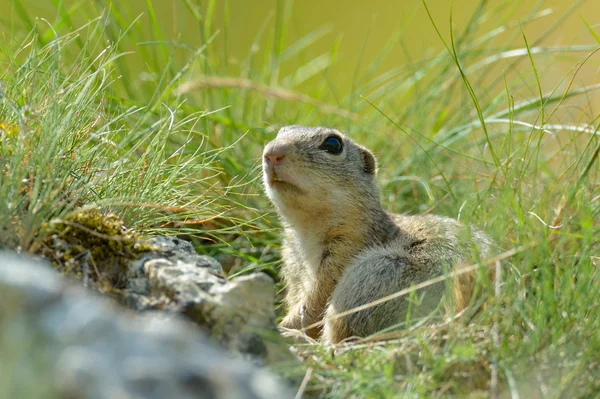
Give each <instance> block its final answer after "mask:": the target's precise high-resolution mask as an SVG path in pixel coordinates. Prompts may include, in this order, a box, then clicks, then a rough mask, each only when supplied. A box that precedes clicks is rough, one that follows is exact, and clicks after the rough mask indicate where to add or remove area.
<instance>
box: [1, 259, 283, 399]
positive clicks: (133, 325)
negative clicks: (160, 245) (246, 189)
mask: <svg viewBox="0 0 600 399" xmlns="http://www.w3.org/2000/svg"><path fill="white" fill-rule="evenodd" d="M157 262H159V263H160V262H163V264H164V266H160V264H159V263H157ZM169 262H171V261H167V260H164V259H163V260H156V261H154V263H153V262H152V261H150V260H147V261H144V262H142V266H143V267H144V268H145V269H147V270H148V271H147V273H148V274H149V275H150V276H155V277H151V278H150V281H151V286H150V287H149V290H150V291H152V290H156V291H157V292H163V293H164V294H165V295H171V296H172V297H173V298H180V299H181V298H187V296H186V295H192V293H191V292H187V291H186V289H188V288H189V289H192V288H190V287H192V286H193V284H192V283H191V281H196V280H195V277H191V276H190V277H189V280H188V279H183V282H181V285H176V284H175V283H172V280H171V279H175V280H177V274H178V273H177V272H173V271H172V270H174V269H169V267H172V266H169V265H170V263H169ZM167 263H169V265H167ZM153 265H154V266H153ZM138 266H139V264H138ZM188 269H192V266H189V267H183V272H182V273H181V274H180V275H179V277H181V276H185V275H186V274H188V273H189V274H191V275H194V272H197V273H199V274H202V273H204V272H200V271H198V270H203V268H197V269H198V270H194V272H192V271H190V270H188ZM167 270H171V271H167ZM144 273H146V272H144ZM186 281H187V283H186ZM262 281H263V278H262V277H254V278H252V277H251V278H249V279H245V280H241V281H238V282H234V283H232V284H231V285H229V284H228V283H224V282H221V283H216V282H215V283H213V282H211V283H210V287H209V290H212V292H213V293H214V298H218V299H214V301H215V302H217V301H221V302H222V303H223V304H224V305H223V306H226V305H227V304H228V303H229V302H228V301H237V300H238V299H239V298H240V297H241V296H243V295H244V291H245V290H247V289H250V290H253V289H255V288H256V287H257V286H256V284H258V286H259V287H260V286H261V284H264V287H263V288H265V287H266V286H267V285H266V283H263V282H262ZM194 284H196V283H194ZM169 287H170V288H169ZM174 287H175V288H174ZM176 287H185V289H183V288H182V289H181V290H179V289H178V288H176ZM194 289H195V288H194ZM172 290H175V291H172ZM193 292H194V295H195V296H194V295H192V297H191V298H197V297H198V296H199V297H201V298H203V299H202V300H195V299H194V300H191V299H190V301H188V302H182V303H185V306H188V307H189V308H190V309H192V308H195V307H201V308H202V309H201V310H198V311H199V312H200V313H203V312H204V307H206V308H210V306H213V308H214V309H213V312H218V311H217V310H215V309H216V308H217V307H218V305H216V304H215V305H210V303H212V301H213V299H204V296H203V295H204V294H198V293H197V292H196V291H193ZM182 301H183V299H182ZM190 303H192V304H193V305H190ZM200 303H204V304H200ZM189 312H192V310H189ZM211 314H212V313H211V312H210V311H208V310H207V311H206V317H212V316H211ZM256 317H258V316H256ZM251 319H252V318H251ZM224 323H225V322H224ZM225 324H226V323H225ZM223 327H226V326H223ZM240 339H241V338H240ZM0 359H1V361H0V396H2V397H12V398H34V397H40V398H41V397H43V398H53V397H60V398H125V397H127V398H167V397H168V398H285V397H290V393H289V392H287V391H286V390H285V388H284V387H283V386H282V385H281V384H280V382H279V381H278V380H276V379H275V378H274V377H273V376H272V375H270V374H269V373H268V372H266V371H265V370H258V369H255V368H253V366H251V365H250V364H249V363H247V362H245V361H243V360H242V359H239V358H232V357H231V356H228V355H227V354H225V353H224V352H223V351H222V350H219V349H217V348H215V347H214V346H213V345H211V343H210V342H209V341H208V339H207V338H206V337H205V336H204V335H203V334H201V333H200V332H199V331H197V329H196V328H195V327H193V325H192V324H191V323H189V322H186V321H184V320H181V319H180V318H179V317H168V318H166V317H164V315H163V314H157V313H156V312H152V313H149V314H147V315H144V316H140V315H134V314H131V312H128V311H123V310H120V309H119V308H118V307H117V306H116V305H115V304H113V303H111V302H110V301H108V300H106V299H103V298H99V297H97V296H96V295H93V294H90V293H89V292H85V291H84V290H83V289H81V288H79V287H73V286H67V285H66V284H65V283H64V282H63V281H62V279H61V278H60V276H58V274H57V273H56V272H54V271H53V270H51V268H49V267H48V266H46V265H44V264H40V263H37V262H33V261H30V260H24V259H23V258H17V257H16V256H14V255H10V254H6V253H0Z"/></svg>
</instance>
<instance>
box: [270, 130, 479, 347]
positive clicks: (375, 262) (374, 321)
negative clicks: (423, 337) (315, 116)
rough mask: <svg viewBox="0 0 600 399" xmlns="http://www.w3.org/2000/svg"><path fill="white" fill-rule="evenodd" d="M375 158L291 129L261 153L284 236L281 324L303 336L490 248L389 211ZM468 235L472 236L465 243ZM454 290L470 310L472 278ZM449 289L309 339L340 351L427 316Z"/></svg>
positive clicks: (438, 288)
mask: <svg viewBox="0 0 600 399" xmlns="http://www.w3.org/2000/svg"><path fill="white" fill-rule="evenodd" d="M376 169H377V164H376V160H375V157H374V156H373V154H372V153H371V152H370V151H369V150H367V149H366V148H365V147H363V146H361V145H359V144H356V143H354V142H353V141H351V140H350V139H349V138H348V137H346V136H345V135H343V134H342V133H340V132H339V131H337V130H335V129H330V128H324V127H301V126H287V127H284V128H282V129H281V130H280V131H279V133H278V134H277V137H276V138H275V140H273V141H272V142H270V143H269V144H268V145H267V146H266V147H265V149H264V153H263V175H264V185H265V191H266V193H267V196H268V197H269V199H270V200H271V201H272V202H273V203H274V204H275V206H276V208H277V210H278V212H279V214H280V216H281V219H282V223H283V226H284V229H285V234H284V242H283V247H282V258H283V267H282V276H283V279H284V282H285V286H286V297H285V304H286V306H287V312H288V313H287V315H286V316H285V317H284V319H283V320H282V322H281V324H280V326H282V327H286V328H290V329H298V330H299V329H301V328H302V326H304V327H307V326H309V325H311V324H313V323H315V322H318V321H321V320H322V319H323V317H324V316H333V315H336V314H339V313H341V312H344V311H347V310H350V309H353V308H355V307H357V306H360V305H364V304H367V303H370V302H372V301H374V300H377V299H379V298H382V297H384V296H387V295H390V294H393V293H395V292H398V291H400V290H402V289H405V288H409V287H410V286H411V285H414V284H418V283H420V282H423V281H426V280H428V279H431V278H433V277H436V276H439V275H442V274H443V273H444V272H445V271H451V270H452V268H454V267H456V266H457V265H459V264H461V262H465V260H466V258H467V257H468V256H469V255H471V247H472V245H471V243H472V242H475V243H476V244H477V247H478V250H479V251H480V256H481V257H483V256H484V255H485V253H486V251H487V248H488V246H489V240H488V239H487V238H486V236H485V235H484V234H483V233H481V232H479V231H473V230H472V231H470V234H463V231H464V230H465V229H464V228H463V227H461V225H460V224H459V222H458V221H456V220H454V219H450V218H446V217H441V216H434V215H423V216H408V215H397V214H392V213H389V212H386V211H385V210H384V209H383V208H382V206H381V203H380V200H379V190H378V188H377V186H376V182H375V177H376ZM467 237H470V239H469V238H467ZM458 281H459V283H458V284H454V288H453V290H454V296H455V304H454V305H455V307H457V308H462V307H464V306H466V304H467V303H468V301H469V299H470V297H471V292H472V285H473V284H472V279H471V278H470V277H465V278H462V279H458ZM445 290H446V285H445V284H444V283H441V284H436V285H432V286H430V287H428V288H427V289H424V290H421V291H419V294H420V295H421V294H423V293H424V296H423V301H422V302H420V303H419V304H418V305H415V306H413V305H410V304H409V298H408V297H407V296H404V297H401V298H398V299H394V300H391V301H388V302H385V303H383V304H380V305H377V306H375V307H372V308H369V309H366V310H362V311H359V312H357V313H353V314H351V315H348V316H345V317H341V318H337V319H331V320H329V319H327V318H326V319H325V323H324V326H323V328H322V329H321V328H313V329H311V330H308V331H307V334H308V335H309V336H311V337H313V338H315V339H317V338H321V339H322V340H324V341H325V342H329V343H337V342H339V341H341V340H343V339H345V338H348V337H351V336H362V337H364V336H367V335H370V334H372V333H375V332H377V331H380V330H382V329H384V328H386V327H389V326H393V325H395V324H398V323H402V322H403V321H404V320H405V319H406V315H407V312H408V309H409V307H410V309H411V315H417V316H418V315H423V314H426V312H430V311H432V310H433V309H434V308H435V307H436V306H437V305H438V304H439V303H440V299H441V298H442V296H443V294H444V292H445Z"/></svg>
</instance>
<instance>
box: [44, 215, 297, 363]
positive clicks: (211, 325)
mask: <svg viewBox="0 0 600 399" xmlns="http://www.w3.org/2000/svg"><path fill="white" fill-rule="evenodd" d="M53 226H54V233H52V234H50V235H48V237H49V238H48V239H47V240H46V242H45V243H44V244H45V245H44V246H43V248H44V250H43V251H41V254H42V255H43V256H45V257H46V259H48V260H49V261H51V262H53V263H54V264H55V266H56V267H57V268H58V269H59V270H60V271H61V272H62V273H63V274H65V275H66V276H69V277H71V278H74V279H77V280H78V281H80V282H82V283H83V285H85V286H87V287H89V288H91V289H94V290H96V291H99V292H102V293H103V294H106V295H109V296H111V297H113V298H115V299H116V300H117V301H119V302H120V303H122V304H124V305H125V306H128V307H130V308H132V309H134V310H137V311H152V310H158V311H163V312H166V313H169V314H183V315H185V316H186V317H187V318H189V319H190V320H192V321H193V322H195V323H196V324H198V325H200V326H202V327H203V328H204V329H205V330H206V331H207V332H208V333H209V334H210V336H211V337H212V338H214V339H216V340H218V341H219V342H220V343H221V344H223V345H224V346H225V347H227V348H229V349H232V350H235V351H237V352H240V353H242V354H245V355H247V358H249V359H251V360H252V361H254V362H256V363H259V364H274V363H280V362H282V361H285V362H287V361H294V360H295V358H294V357H293V356H292V355H291V353H290V351H289V349H288V346H287V345H286V344H285V343H284V342H282V339H281V336H280V335H279V333H278V331H277V327H276V320H275V309H274V303H275V287H274V283H273V281H272V280H271V278H270V277H268V276H267V275H265V274H263V273H254V274H251V275H247V276H241V277H237V278H233V279H231V280H227V279H225V278H224V277H223V276H224V273H223V270H222V268H221V265H220V264H219V263H218V262H217V261H216V260H214V259H212V258H210V257H208V256H202V255H198V254H197V253H196V251H195V250H194V248H193V247H192V245H191V244H190V243H188V242H186V241H183V240H180V239H177V238H171V237H155V238H152V239H151V240H150V241H146V240H144V239H142V238H141V237H138V236H137V234H135V232H133V231H132V230H129V229H127V228H126V226H124V224H123V222H122V221H121V220H119V219H118V218H117V217H116V216H115V215H111V214H108V215H107V214H103V213H101V212H100V211H98V210H87V211H85V212H80V213H75V214H73V215H72V216H71V217H70V218H69V219H67V220H62V221H58V222H56V223H55V224H54V225H53Z"/></svg>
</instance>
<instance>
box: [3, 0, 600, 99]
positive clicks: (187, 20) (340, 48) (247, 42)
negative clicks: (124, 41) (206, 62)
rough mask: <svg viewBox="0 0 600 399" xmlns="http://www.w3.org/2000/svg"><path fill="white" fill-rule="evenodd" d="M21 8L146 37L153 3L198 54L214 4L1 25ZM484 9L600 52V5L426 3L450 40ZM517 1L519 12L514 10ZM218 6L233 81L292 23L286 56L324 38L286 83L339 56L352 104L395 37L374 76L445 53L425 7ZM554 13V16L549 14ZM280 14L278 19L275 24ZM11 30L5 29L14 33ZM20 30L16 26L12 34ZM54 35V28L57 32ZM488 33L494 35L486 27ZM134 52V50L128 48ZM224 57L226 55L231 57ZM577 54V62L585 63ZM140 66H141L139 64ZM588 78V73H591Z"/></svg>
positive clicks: (294, 62) (36, 7) (548, 40)
mask: <svg viewBox="0 0 600 399" xmlns="http://www.w3.org/2000/svg"><path fill="white" fill-rule="evenodd" d="M17 3H20V4H21V5H22V6H23V7H25V8H26V9H27V13H28V14H29V15H33V16H37V17H39V18H43V19H46V20H47V21H48V22H50V23H53V22H54V20H55V18H56V8H57V7H64V8H65V9H67V10H69V12H70V14H71V15H72V16H73V18H72V21H71V22H72V24H73V25H74V26H80V25H81V24H83V23H85V22H87V21H85V20H83V18H84V15H87V16H89V18H90V19H91V18H93V17H95V16H96V15H97V10H101V9H104V8H107V7H110V8H113V9H118V11H119V13H120V14H121V16H122V17H123V19H124V21H125V22H126V23H131V22H133V21H134V20H135V18H138V17H139V20H138V21H137V23H138V24H140V25H141V27H142V29H143V30H144V31H150V30H151V26H153V24H152V22H151V16H149V15H148V12H147V3H151V4H152V7H153V8H154V10H155V12H156V20H157V21H158V22H159V24H160V27H161V29H162V35H163V37H164V40H165V41H176V42H179V43H185V44H188V45H190V46H192V47H194V48H198V47H200V46H201V45H202V43H203V40H202V34H201V32H200V31H201V28H200V27H199V26H198V23H197V20H196V19H195V18H194V16H193V15H192V13H191V12H190V8H189V7H187V6H186V3H187V5H188V6H191V7H194V6H197V7H198V8H199V9H202V12H205V10H206V7H210V6H211V2H209V1H194V0H188V1H184V2H182V1H180V0H168V1H152V0H129V1H125V2H121V3H120V2H116V3H115V4H110V2H106V1H102V0H97V1H89V0H88V1H73V0H67V1H64V2H63V1H59V0H53V1H44V2H41V1H36V0H24V1H22V2H15V1H14V0H0V9H1V10H3V12H2V13H0V19H2V20H4V21H3V22H5V23H4V24H3V25H4V27H6V26H7V22H8V21H11V22H10V24H15V23H18V21H19V18H18V12H19V11H18V9H17V7H13V4H17ZM482 3H483V4H485V7H486V9H487V10H488V11H489V10H491V9H494V8H498V12H493V13H490V15H494V16H495V17H498V16H508V15H509V14H512V18H514V23H517V21H519V19H521V20H524V19H526V18H528V17H530V16H531V15H534V16H537V17H538V18H537V20H535V21H532V22H529V23H527V26H526V27H525V28H524V33H525V34H526V35H527V37H528V39H529V44H530V45H533V44H537V45H544V46H561V45H563V46H566V45H572V44H574V43H577V44H583V43H588V44H594V43H595V42H594V39H593V38H592V37H591V36H590V33H589V31H588V29H587V28H586V26H585V24H584V23H583V22H582V19H585V20H586V21H587V22H588V23H589V24H591V25H594V24H598V22H600V21H599V19H600V18H599V17H598V16H600V1H596V0H588V1H579V2H577V1H575V2H571V1H564V0H547V1H539V0H521V1H514V2H505V1H494V0H491V1H487V2H486V1H484V2H480V1H479V0H459V1H454V2H451V1H447V0H429V1H427V5H428V6H429V9H430V10H431V13H432V16H433V18H434V19H435V22H436V24H437V25H438V27H439V29H440V31H441V32H442V35H444V36H445V38H446V39H448V38H449V34H448V32H449V26H450V15H452V19H453V26H454V30H455V32H456V34H458V33H459V32H461V30H462V29H464V27H465V26H467V24H468V23H469V18H471V16H472V15H473V12H474V10H475V9H476V8H477V7H478V6H480V4H482ZM510 3H512V4H510ZM576 5H577V10H576V11H575V12H574V13H573V14H571V15H569V16H568V17H567V18H566V20H562V19H563V18H564V15H565V13H567V11H568V10H569V9H570V8H571V7H575V6H576ZM212 6H214V7H215V10H214V11H215V13H214V18H213V19H212V20H211V24H212V26H211V27H205V30H206V31H207V32H208V31H212V32H217V34H216V37H215V42H216V43H214V44H216V45H218V46H219V48H220V49H222V54H223V60H222V64H223V65H220V68H223V69H221V72H222V71H223V70H226V71H227V72H228V73H229V75H231V76H238V73H239V70H240V64H241V63H243V62H244V60H246V59H247V57H248V56H249V53H252V54H253V55H254V57H256V58H258V59H260V58H263V59H264V58H266V57H268V51H269V50H268V49H265V45H264V44H265V42H267V43H271V42H272V41H273V38H272V36H273V32H272V31H273V29H274V28H275V29H277V28H278V27H275V26H274V25H275V24H276V23H277V22H276V21H284V20H287V21H289V22H288V23H287V24H285V26H282V27H280V28H281V30H282V33H283V41H284V42H283V43H280V45H281V46H282V48H285V46H287V45H289V44H290V43H295V42H296V41H297V40H299V39H301V38H303V37H305V36H306V35H308V34H310V33H311V32H315V31H319V33H322V35H318V38H317V40H316V41H315V42H314V43H313V44H312V45H311V46H310V47H309V48H308V51H303V52H302V55H301V56H300V57H295V58H293V59H291V60H289V62H286V63H285V64H283V65H281V66H280V68H281V70H280V72H279V74H280V75H281V76H285V75H287V74H288V73H290V72H291V71H294V70H295V69H296V68H298V67H299V66H301V65H303V63H304V62H306V61H308V60H311V59H314V58H315V57H317V56H319V55H324V54H328V53H329V52H330V51H331V50H332V48H336V49H337V54H336V58H335V60H336V62H335V64H334V65H333V66H332V67H331V68H330V69H329V73H330V74H331V75H332V76H335V79H334V83H332V84H333V85H334V86H335V89H336V90H338V91H339V95H340V96H345V95H346V94H347V93H348V92H349V91H351V89H352V82H353V77H354V76H356V73H357V72H359V73H360V72H361V71H362V70H364V69H366V68H367V67H368V65H369V64H370V62H371V61H372V60H373V59H375V58H376V57H377V56H378V55H379V54H381V52H382V48H383V47H384V45H385V43H386V42H387V41H388V40H389V39H390V38H392V37H393V36H394V35H395V34H398V35H399V39H400V40H399V41H398V42H397V44H396V45H394V46H393V49H392V50H391V52H390V54H389V56H387V57H386V58H385V59H384V60H383V61H382V62H381V63H380V64H379V67H378V68H379V70H378V71H376V72H382V71H387V70H390V69H393V68H396V67H399V66H401V65H405V64H407V63H409V62H413V61H415V60H418V59H421V58H423V57H426V56H428V55H433V54H435V53H437V52H438V51H440V50H442V49H443V44H442V42H441V41H440V39H439V37H438V36H437V34H436V32H435V30H434V28H433V26H432V24H431V23H430V21H429V18H428V16H427V13H426V12H425V9H424V7H423V4H422V3H421V1H390V0H373V1H360V0H329V1H319V0H303V1H295V2H291V1H289V2H282V1H279V2H278V1H276V0H251V1H250V0H229V1H223V0H219V1H216V2H214V4H213V5H212ZM548 14H550V15H548ZM278 16H279V17H280V18H278ZM498 22H499V21H498V20H490V21H489V24H488V25H485V24H484V25H479V26H478V29H479V30H480V32H476V35H477V33H479V34H482V33H484V32H487V31H489V30H490V29H492V28H495V27H496V26H497V24H498ZM555 23H560V27H559V29H558V30H557V31H555V32H553V33H552V34H551V35H548V37H544V32H545V31H546V30H547V29H548V28H549V27H551V26H552V25H553V24H555ZM10 24H8V26H10ZM15 28H16V27H15ZM55 28H56V27H55ZM488 28H490V29H488ZM1 35H2V40H4V41H5V42H6V40H10V39H11V32H9V31H7V30H5V29H3V31H2V32H1ZM503 40H504V41H505V42H504V43H502V46H500V45H499V46H498V47H503V46H504V45H506V44H508V43H506V41H510V42H512V43H510V44H514V45H516V46H517V47H523V38H522V37H521V36H520V35H514V31H512V32H508V31H507V32H506V33H505V34H501V35H498V36H497V39H496V41H497V42H500V41H503ZM129 50H131V51H136V49H135V48H130V49H129ZM225 54H227V55H226V56H225ZM179 56H180V57H182V58H181V59H187V57H189V52H185V51H182V52H181V54H179ZM578 56H579V55H578ZM141 61H142V58H140V57H129V59H128V63H133V65H132V67H134V69H138V70H139V71H143V70H144V69H145V66H144V65H142V64H139V63H140V62H141ZM571 61H572V60H569V62H566V63H565V64H564V65H562V66H561V65H558V66H557V67H556V68H553V72H552V73H551V74H544V73H543V72H544V71H542V84H543V83H544V80H546V81H547V82H548V83H549V84H553V83H555V82H556V80H557V79H560V78H561V77H562V76H564V74H565V73H566V72H567V71H568V70H569V69H570V68H571V67H572V62H571ZM136 62H137V63H138V64H137V65H135V64H136ZM585 73H587V74H588V75H586V74H585ZM591 73H593V71H587V72H584V74H583V75H581V79H582V80H588V79H589V78H590V75H589V74H591ZM314 83H315V80H314V78H313V79H312V80H310V81H307V82H305V83H304V85H303V87H304V88H307V87H310V86H311V85H312V84H314Z"/></svg>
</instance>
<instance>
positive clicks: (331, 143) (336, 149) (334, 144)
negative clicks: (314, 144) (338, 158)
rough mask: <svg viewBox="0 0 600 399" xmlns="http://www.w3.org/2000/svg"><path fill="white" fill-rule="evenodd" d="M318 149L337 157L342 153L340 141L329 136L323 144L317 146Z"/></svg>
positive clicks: (342, 146)
mask: <svg viewBox="0 0 600 399" xmlns="http://www.w3.org/2000/svg"><path fill="white" fill-rule="evenodd" d="M319 149H321V150H325V151H327V152H328V153H330V154H333V155H338V154H341V153H342V150H343V149H344V145H343V144H342V140H340V139H339V138H338V137H336V136H329V137H327V138H326V139H325V140H324V141H323V144H321V145H320V146H319Z"/></svg>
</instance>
